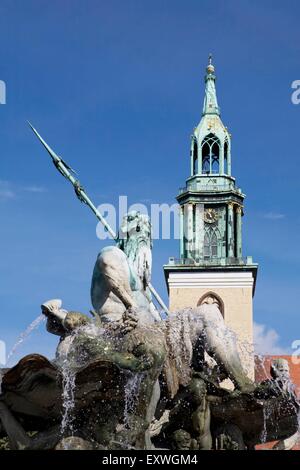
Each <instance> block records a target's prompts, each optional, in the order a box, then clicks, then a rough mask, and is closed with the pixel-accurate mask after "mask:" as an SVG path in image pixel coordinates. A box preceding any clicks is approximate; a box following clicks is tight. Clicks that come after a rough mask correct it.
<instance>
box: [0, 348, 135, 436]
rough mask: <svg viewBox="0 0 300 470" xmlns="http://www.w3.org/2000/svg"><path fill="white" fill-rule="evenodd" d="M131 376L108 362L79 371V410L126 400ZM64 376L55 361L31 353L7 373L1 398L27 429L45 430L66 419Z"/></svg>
mask: <svg viewBox="0 0 300 470" xmlns="http://www.w3.org/2000/svg"><path fill="white" fill-rule="evenodd" d="M126 380H127V376H126V374H125V373H124V372H122V371H121V370H120V369H119V368H118V367H117V366H116V365H115V364H114V363H112V362H110V361H108V360H101V359H97V360H93V361H92V362H90V363H89V364H88V365H86V366H84V367H81V368H78V369H77V371H76V376H75V403H76V409H81V408H86V407H88V406H90V405H93V403H95V402H96V401H106V400H112V390H113V400H114V401H115V402H116V401H120V402H123V401H124V388H125V383H126ZM62 381H63V376H62V372H61V369H59V368H58V367H57V366H56V365H55V364H54V363H53V362H50V361H49V360H48V359H47V358H45V357H44V356H41V355H39V354H30V355H28V356H25V357H24V358H22V359H21V360H20V361H19V362H18V364H16V365H15V366H14V367H12V368H11V369H7V370H6V371H4V375H3V377H2V394H1V395H0V399H1V400H2V401H4V402H5V403H6V405H7V406H8V407H9V408H10V410H11V411H12V412H13V413H14V415H15V416H16V417H17V419H20V421H21V422H22V424H23V426H24V427H25V429H26V428H27V429H33V428H34V429H37V430H39V429H42V428H43V427H44V425H46V424H47V423H49V422H55V421H57V420H60V419H61V416H62Z"/></svg>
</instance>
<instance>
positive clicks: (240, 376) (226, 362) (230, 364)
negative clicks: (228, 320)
mask: <svg viewBox="0 0 300 470" xmlns="http://www.w3.org/2000/svg"><path fill="white" fill-rule="evenodd" d="M205 341H206V344H207V351H208V353H209V354H210V355H212V356H213V358H214V359H215V360H216V362H217V363H218V364H222V365H223V367H224V368H225V370H226V372H227V374H228V376H229V378H230V379H231V380H232V381H233V383H234V384H235V385H236V387H237V388H238V389H239V390H241V391H244V392H252V391H253V390H254V384H253V383H252V381H251V380H250V379H249V378H248V377H247V375H246V373H245V371H244V369H243V366H242V363H241V360H240V356H239V352H238V350H237V345H236V341H235V338H234V336H233V335H232V332H230V331H229V330H228V329H227V328H226V326H225V325H222V324H219V325H217V326H216V325H206V326H205Z"/></svg>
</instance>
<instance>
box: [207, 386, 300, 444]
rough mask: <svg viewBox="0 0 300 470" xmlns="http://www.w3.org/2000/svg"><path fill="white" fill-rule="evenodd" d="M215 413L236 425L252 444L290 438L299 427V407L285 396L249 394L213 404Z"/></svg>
mask: <svg viewBox="0 0 300 470" xmlns="http://www.w3.org/2000/svg"><path fill="white" fill-rule="evenodd" d="M211 410H212V416H213V419H214V420H215V421H217V422H218V423H220V424H224V423H225V424H226V423H230V424H235V425H236V426H238V428H239V429H240V431H241V433H242V435H243V438H244V441H245V442H248V443H249V444H251V445H256V444H259V443H261V442H262V441H263V440H265V441H266V442H269V441H274V440H279V439H286V438H287V437H289V436H291V435H292V434H294V433H295V432H297V430H298V406H296V405H295V404H294V403H292V402H291V400H289V399H287V398H285V397H277V398H269V399H264V400H261V399H257V398H255V397H253V396H251V395H248V394H241V395H239V396H238V397H234V396H233V397H229V398H228V399H227V400H225V401H223V402H222V403H212V407H211Z"/></svg>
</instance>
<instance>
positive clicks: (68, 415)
mask: <svg viewBox="0 0 300 470" xmlns="http://www.w3.org/2000/svg"><path fill="white" fill-rule="evenodd" d="M61 370H62V379H63V380H62V389H63V392H62V400H63V403H62V406H63V417H62V422H61V434H62V435H65V434H66V433H68V435H71V436H72V435H73V433H74V414H73V412H74V408H75V372H74V371H73V370H72V369H71V367H70V366H69V364H68V362H67V361H66V360H65V361H64V363H63V366H62V369H61Z"/></svg>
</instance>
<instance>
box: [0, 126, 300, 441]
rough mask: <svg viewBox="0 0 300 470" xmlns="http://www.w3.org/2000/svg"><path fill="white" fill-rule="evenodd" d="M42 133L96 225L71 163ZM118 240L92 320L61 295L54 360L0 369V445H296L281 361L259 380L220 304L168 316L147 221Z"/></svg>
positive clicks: (131, 217)
mask: <svg viewBox="0 0 300 470" xmlns="http://www.w3.org/2000/svg"><path fill="white" fill-rule="evenodd" d="M34 131H35V130H34ZM35 132H36V131H35ZM36 134H37V132H36ZM37 136H38V137H39V138H40V140H41V141H42V143H43V145H44V146H45V147H46V149H47V150H48V152H49V153H50V155H51V157H52V159H53V162H54V163H55V166H56V167H57V168H58V169H59V171H60V172H61V173H62V174H63V175H64V176H65V177H67V178H68V179H69V180H70V181H71V183H72V184H73V186H74V188H75V192H76V195H77V196H78V197H79V199H80V200H81V201H82V202H85V203H86V204H88V205H89V206H90V207H91V208H92V210H93V212H94V213H95V214H96V216H97V217H98V218H100V220H101V219H102V217H101V215H100V214H99V213H98V212H97V209H96V208H95V206H93V205H92V203H91V201H90V200H89V198H88V197H87V196H86V193H85V192H84V190H83V188H82V187H81V185H80V183H79V182H78V180H76V179H75V178H74V177H73V176H72V174H71V172H70V171H71V169H70V167H68V166H67V165H66V164H65V162H64V161H63V160H62V159H61V158H60V157H58V156H57V155H56V154H54V152H53V151H52V150H51V149H50V147H48V146H47V144H46V143H45V142H44V141H43V140H42V139H41V137H40V136H39V135H38V134H37ZM105 224H106V223H105ZM106 225H107V224H106ZM110 230H111V229H110ZM111 232H112V231H111ZM111 234H112V236H113V238H114V239H115V242H116V245H113V246H107V247H105V248H103V249H102V251H101V252H100V254H99V255H98V257H97V260H96V263H95V267H94V271H93V275H92V282H91V302H92V305H93V310H92V311H91V312H90V314H88V315H87V314H83V313H80V312H77V311H67V310H65V309H63V308H62V301H61V300H60V299H52V300H48V301H46V302H44V303H43V304H42V306H41V309H42V314H43V316H44V317H45V319H46V328H47V331H48V332H49V333H50V334H54V335H56V336H58V339H59V342H58V346H57V350H56V357H55V359H54V360H52V361H50V360H49V359H47V358H46V357H43V356H42V355H39V354H31V355H28V356H26V357H24V358H23V359H21V360H20V361H19V363H18V364H16V365H15V366H14V367H12V368H10V369H2V371H1V377H2V382H1V394H0V438H2V441H1V442H2V447H8V448H10V449H18V450H22V449H42V450H44V449H45V450H48V449H56V450H60V449H66V450H67V449H91V450H92V449H94V450H105V449H109V450H112V449H115V450H122V449H149V450H150V449H178V450H202V449H206V450H208V449H209V450H210V449H226V450H235V449H245V450H246V449H247V450H251V449H254V447H255V445H257V444H259V443H262V442H268V441H273V440H277V441H279V443H278V444H276V446H277V448H290V447H291V446H292V443H294V442H295V440H296V439H297V438H298V415H299V404H298V401H297V399H296V396H295V393H294V390H293V387H292V384H291V381H290V378H289V375H288V370H287V369H286V367H285V364H284V362H282V361H281V362H280V361H279V362H278V363H276V364H275V363H274V364H273V366H272V367H273V368H272V379H271V380H268V381H264V382H263V383H261V384H255V383H253V382H252V381H251V380H250V379H249V378H248V376H247V375H246V373H245V371H244V370H243V366H242V362H241V359H240V356H239V352H238V348H237V345H236V341H235V338H234V335H233V334H232V332H231V331H230V330H229V329H228V328H227V326H226V325H225V323H224V319H223V316H222V314H221V312H220V310H219V307H218V305H217V304H214V303H211V304H203V305H201V306H199V307H197V308H190V309H185V310H182V311H178V312H174V313H172V314H169V315H168V316H165V318H162V317H161V313H160V312H159V311H158V310H157V308H156V307H155V305H154V303H153V295H154V297H156V299H157V300H158V301H159V302H160V303H161V304H162V305H163V302H162V301H161V299H160V297H159V296H158V295H157V294H156V291H155V290H154V288H153V287H152V285H151V268H152V240H151V223H150V220H149V218H148V217H147V216H146V215H143V214H140V213H139V212H136V211H132V212H129V213H128V214H126V216H124V218H123V222H122V225H121V227H120V230H119V233H118V235H116V234H114V233H113V232H112V233H111ZM165 310H166V309H165ZM224 379H230V380H231V382H232V384H233V389H232V390H229V389H227V388H224V386H223V385H222V384H223V381H224Z"/></svg>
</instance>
